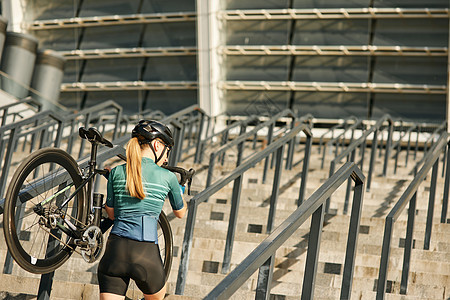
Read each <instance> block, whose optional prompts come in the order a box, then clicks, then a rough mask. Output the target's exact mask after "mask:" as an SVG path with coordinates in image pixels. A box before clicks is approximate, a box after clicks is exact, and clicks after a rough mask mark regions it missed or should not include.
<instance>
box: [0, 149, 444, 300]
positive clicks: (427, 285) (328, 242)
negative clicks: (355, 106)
mask: <svg viewBox="0 0 450 300" xmlns="http://www.w3.org/2000/svg"><path fill="white" fill-rule="evenodd" d="M257 150H258V149H257ZM257 150H256V151H257ZM253 151H254V150H252V149H250V148H247V149H246V155H250V154H251V153H253ZM368 151H369V150H368ZM235 154H236V153H235V152H233V151H230V152H229V153H228V154H227V157H226V159H225V161H226V162H225V165H224V166H217V167H216V169H215V173H214V174H215V177H216V178H220V176H223V174H226V173H227V172H229V171H230V170H232V169H234V167H235V165H234V157H235ZM368 154H369V153H368ZM330 156H331V155H329V157H330ZM188 157H189V158H188V159H187V160H185V161H182V162H181V163H180V164H179V165H180V166H183V167H186V168H190V167H194V168H195V169H196V170H198V172H197V174H196V177H195V179H194V183H193V186H192V190H193V191H194V193H195V192H200V191H202V190H203V189H204V187H205V186H204V185H205V182H206V175H207V169H206V168H207V166H206V163H205V164H204V165H195V164H194V163H193V161H192V151H191V152H190V153H188ZM206 157H207V156H206ZM302 157H303V152H301V153H296V155H295V159H294V162H297V161H299V160H300V159H302ZM366 157H369V156H368V155H366ZM419 157H420V156H419ZM329 160H330V158H329V159H328V163H325V169H323V170H322V169H320V164H321V155H319V154H318V151H317V146H314V147H313V150H312V157H311V161H310V171H309V175H308V181H307V183H308V184H307V189H306V195H305V199H307V198H308V197H309V196H310V195H311V194H312V193H313V192H314V191H315V190H316V189H317V188H318V187H320V186H321V185H322V184H323V182H324V181H325V180H326V179H327V178H328V166H329ZM205 161H207V159H205ZM399 161H404V160H399ZM111 163H112V164H116V163H120V162H118V161H116V160H112V161H111ZM381 163H382V159H378V162H377V164H376V167H375V173H374V177H373V181H372V187H371V189H370V191H367V192H366V193H365V197H364V206H363V210H362V219H361V224H360V234H359V240H358V248H357V257H356V267H355V271H354V279H353V285H352V299H374V298H375V290H376V284H377V283H376V282H377V278H378V269H379V264H380V255H381V245H382V239H383V233H384V217H385V216H386V215H387V213H388V212H389V211H390V210H391V208H392V207H393V205H394V203H395V202H396V201H397V200H398V199H399V197H400V195H401V194H402V192H403V191H404V190H405V189H406V187H407V186H408V184H409V182H410V181H411V180H412V178H413V177H412V176H411V175H410V171H411V168H412V167H413V165H414V163H413V162H412V161H411V162H410V165H409V166H408V167H407V168H406V167H405V166H401V165H400V166H399V169H398V171H397V174H396V175H394V174H393V167H392V165H391V166H390V168H389V171H388V176H387V177H382V176H381V175H380V174H381V170H382V165H381ZM391 163H392V160H391ZM262 170H263V163H260V164H258V165H256V166H255V168H253V169H251V170H250V171H249V172H248V173H247V174H245V175H244V180H243V190H242V193H241V202H240V208H239V218H238V227H237V232H236V237H235V242H234V247H233V255H232V259H231V270H232V269H234V268H235V267H236V265H238V264H239V263H240V262H241V261H242V260H243V259H244V258H245V257H246V256H247V255H248V254H249V253H250V252H251V251H252V250H253V249H254V248H255V247H256V246H257V245H258V244H259V243H260V242H261V241H262V240H263V239H264V238H265V237H267V235H268V234H267V232H266V228H267V227H266V224H267V216H268V211H269V204H268V199H269V197H270V193H271V189H272V180H273V170H272V171H269V173H268V178H267V180H266V183H262V182H261V177H262ZM365 171H367V164H366V166H365ZM300 172H301V164H298V165H296V167H295V168H294V169H293V170H283V172H282V180H281V184H280V196H279V199H278V204H277V212H276V220H275V226H278V225H279V224H280V223H281V222H282V221H284V220H285V219H286V217H287V216H289V215H290V214H291V213H292V212H293V211H294V210H295V209H296V207H297V206H296V199H297V197H298V192H299V186H300V175H299V174H300ZM429 177H431V176H429ZM427 180H428V181H429V178H427ZM103 184H104V182H103ZM428 189H429V182H424V183H423V184H422V186H421V188H420V190H419V193H418V201H417V217H416V224H415V232H414V240H415V242H414V249H413V252H412V259H411V267H410V274H409V283H408V294H407V295H400V294H399V290H400V280H401V269H402V262H403V244H404V238H405V231H406V212H405V213H404V214H403V215H402V216H401V217H400V219H399V221H398V222H397V223H396V225H395V227H394V239H393V244H392V247H391V259H390V265H389V275H388V287H387V290H388V293H387V294H386V299H444V300H448V299H450V288H449V287H450V240H449V239H448V236H450V224H448V223H447V224H440V223H439V219H440V212H441V207H442V204H441V200H442V193H443V179H442V178H439V184H438V189H437V193H436V205H435V211H434V225H433V231H432V238H431V247H430V250H429V251H428V250H422V249H423V240H424V231H425V221H426V210H427V203H428V197H429V196H428ZM231 191H232V184H229V185H227V186H226V187H225V188H223V189H222V190H221V191H220V192H219V193H217V194H215V195H214V196H213V197H211V198H210V200H209V201H208V202H207V203H202V204H201V205H200V206H199V209H198V213H197V220H196V224H195V231H194V241H193V249H192V252H191V255H190V260H189V271H188V276H187V279H186V282H187V283H186V287H185V291H184V295H183V296H176V295H173V294H174V292H175V284H176V279H177V275H178V267H179V262H180V256H181V245H182V241H183V234H184V228H185V219H181V220H180V219H176V218H174V216H173V215H171V214H170V213H169V212H170V206H169V205H168V203H166V205H165V207H164V210H165V211H166V213H169V214H168V215H169V219H171V226H172V230H173V234H174V246H175V249H174V250H175V251H174V252H175V257H174V261H173V266H172V271H171V274H170V276H169V280H168V294H169V295H170V296H169V297H168V298H167V299H201V298H203V297H204V296H205V295H206V294H207V293H208V292H209V291H211V290H212V288H213V287H215V286H216V285H217V284H218V283H219V282H220V281H221V280H222V279H223V278H224V277H225V276H226V274H222V273H221V270H222V261H223V254H224V248H225V238H226V234H227V228H228V219H229V214H230V207H231V206H230V200H231ZM345 192H346V184H344V185H342V186H341V188H339V189H338V191H337V192H336V193H335V194H333V196H332V201H331V213H330V214H327V215H326V217H325V223H324V228H323V234H322V242H321V248H320V256H319V265H318V270H319V272H318V274H317V277H316V286H315V294H314V295H315V297H314V298H315V299H337V298H339V294H340V285H341V281H342V272H343V270H342V269H343V264H344V256H345V248H346V243H347V232H348V226H349V216H348V215H343V214H342V211H343V205H344V204H343V203H344V197H345ZM188 199H189V197H188ZM350 199H351V197H350ZM350 208H351V207H350ZM350 208H349V211H350ZM1 219H2V218H1V217H0V220H1ZM309 223H310V222H309V221H307V222H305V224H303V225H302V226H301V227H300V228H299V229H298V230H297V232H296V234H294V235H293V237H292V238H291V239H289V240H288V241H287V243H285V244H284V245H283V246H282V247H281V248H280V249H279V250H278V251H277V257H276V267H275V271H274V276H273V284H272V290H271V294H272V296H271V299H299V296H300V294H301V289H302V281H303V275H304V267H305V260H306V252H307V245H308V242H307V241H308V232H309ZM3 239H4V238H3V235H0V262H3V261H4V259H5V255H6V245H5V242H4V240H3ZM96 270H97V264H87V263H85V262H84V261H83V260H82V259H81V258H80V257H79V256H78V255H77V254H74V255H73V257H71V258H70V260H69V261H68V262H67V263H66V264H64V265H63V266H62V267H61V268H60V269H58V270H57V271H56V272H55V281H54V284H53V290H52V294H51V295H52V299H98V287H97V285H96V284H97V279H96ZM0 276H1V278H0V291H4V293H6V292H7V293H10V294H11V295H18V294H19V295H20V294H23V295H27V296H26V297H29V298H26V299H33V295H34V297H35V295H36V294H37V290H38V286H39V276H36V275H32V274H29V273H27V272H25V271H23V270H21V269H20V268H18V267H17V266H15V267H14V270H13V274H12V275H0ZM256 280H257V274H254V275H253V276H252V277H251V278H250V279H249V280H248V281H247V283H246V284H245V285H244V286H242V287H241V289H240V290H239V291H238V292H236V293H235V295H234V296H233V297H232V299H254V295H255V288H256ZM24 297H25V296H24ZM127 297H128V298H130V299H140V298H141V297H142V294H141V293H140V292H139V290H138V289H137V288H136V287H135V286H134V284H132V285H131V286H130V288H129V291H128V294H127ZM24 299H25V298H24Z"/></svg>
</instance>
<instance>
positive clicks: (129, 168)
mask: <svg viewBox="0 0 450 300" xmlns="http://www.w3.org/2000/svg"><path fill="white" fill-rule="evenodd" d="M173 145H174V141H173V137H172V133H171V131H170V129H169V128H168V127H167V126H165V125H164V124H161V123H159V122H156V121H148V120H142V121H140V122H139V124H137V125H136V126H135V127H134V129H133V132H132V134H131V139H130V141H129V142H128V145H127V149H126V155H127V163H126V164H124V165H120V166H117V167H115V168H114V169H112V170H111V172H110V174H109V179H108V188H107V189H108V194H107V199H106V206H105V208H106V212H107V214H108V217H109V218H110V219H112V220H114V226H113V228H112V230H111V233H110V235H109V238H108V242H107V244H106V250H105V253H104V255H103V257H102V259H101V260H100V263H99V266H98V282H99V286H100V299H101V300H103V299H105V300H106V299H108V300H109V299H124V297H125V294H126V291H127V288H128V284H129V282H130V278H131V279H133V280H134V281H135V282H136V285H137V286H138V288H139V289H140V290H141V291H142V292H143V293H144V296H145V299H146V300H149V299H163V298H164V295H165V293H166V286H165V272H164V267H163V263H162V260H161V257H160V252H159V247H158V238H157V221H158V216H159V214H160V213H161V209H162V207H163V204H164V200H165V198H166V196H169V201H170V204H171V206H172V209H173V212H174V214H175V216H176V217H178V218H182V217H183V216H184V214H185V212H186V208H187V206H186V202H185V201H184V200H183V198H182V194H183V192H184V187H181V186H180V185H179V183H178V180H177V177H176V176H175V175H174V174H173V173H172V172H170V171H168V170H166V169H164V168H161V167H160V166H161V165H162V164H163V163H165V162H166V161H167V157H168V155H169V152H170V150H171V148H172V147H173Z"/></svg>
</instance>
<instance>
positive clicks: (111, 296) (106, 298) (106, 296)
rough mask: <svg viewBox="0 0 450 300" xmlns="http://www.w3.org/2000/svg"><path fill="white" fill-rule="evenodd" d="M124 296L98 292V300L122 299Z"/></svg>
mask: <svg viewBox="0 0 450 300" xmlns="http://www.w3.org/2000/svg"><path fill="white" fill-rule="evenodd" d="M123 299H125V296H121V295H116V294H111V293H100V300H123Z"/></svg>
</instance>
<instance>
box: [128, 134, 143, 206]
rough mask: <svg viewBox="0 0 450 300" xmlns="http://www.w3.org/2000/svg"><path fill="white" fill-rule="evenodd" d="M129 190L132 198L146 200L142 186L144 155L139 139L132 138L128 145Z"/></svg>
mask: <svg viewBox="0 0 450 300" xmlns="http://www.w3.org/2000/svg"><path fill="white" fill-rule="evenodd" d="M126 151H127V189H128V192H129V193H130V195H131V196H132V197H136V198H139V199H141V200H142V199H144V198H145V193H144V188H143V186H142V167H141V161H142V153H141V146H140V145H139V142H138V139H137V138H132V139H131V140H130V141H129V142H128V145H127V150H126Z"/></svg>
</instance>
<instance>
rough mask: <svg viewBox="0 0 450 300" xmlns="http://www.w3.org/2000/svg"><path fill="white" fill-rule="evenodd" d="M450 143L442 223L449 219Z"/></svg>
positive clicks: (449, 145)
mask: <svg viewBox="0 0 450 300" xmlns="http://www.w3.org/2000/svg"><path fill="white" fill-rule="evenodd" d="M449 147H450V144H447V161H446V166H447V167H446V168H445V183H444V195H443V197H442V211H441V223H445V222H446V219H447V210H448V194H449V184H450V172H449V169H450V149H449Z"/></svg>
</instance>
